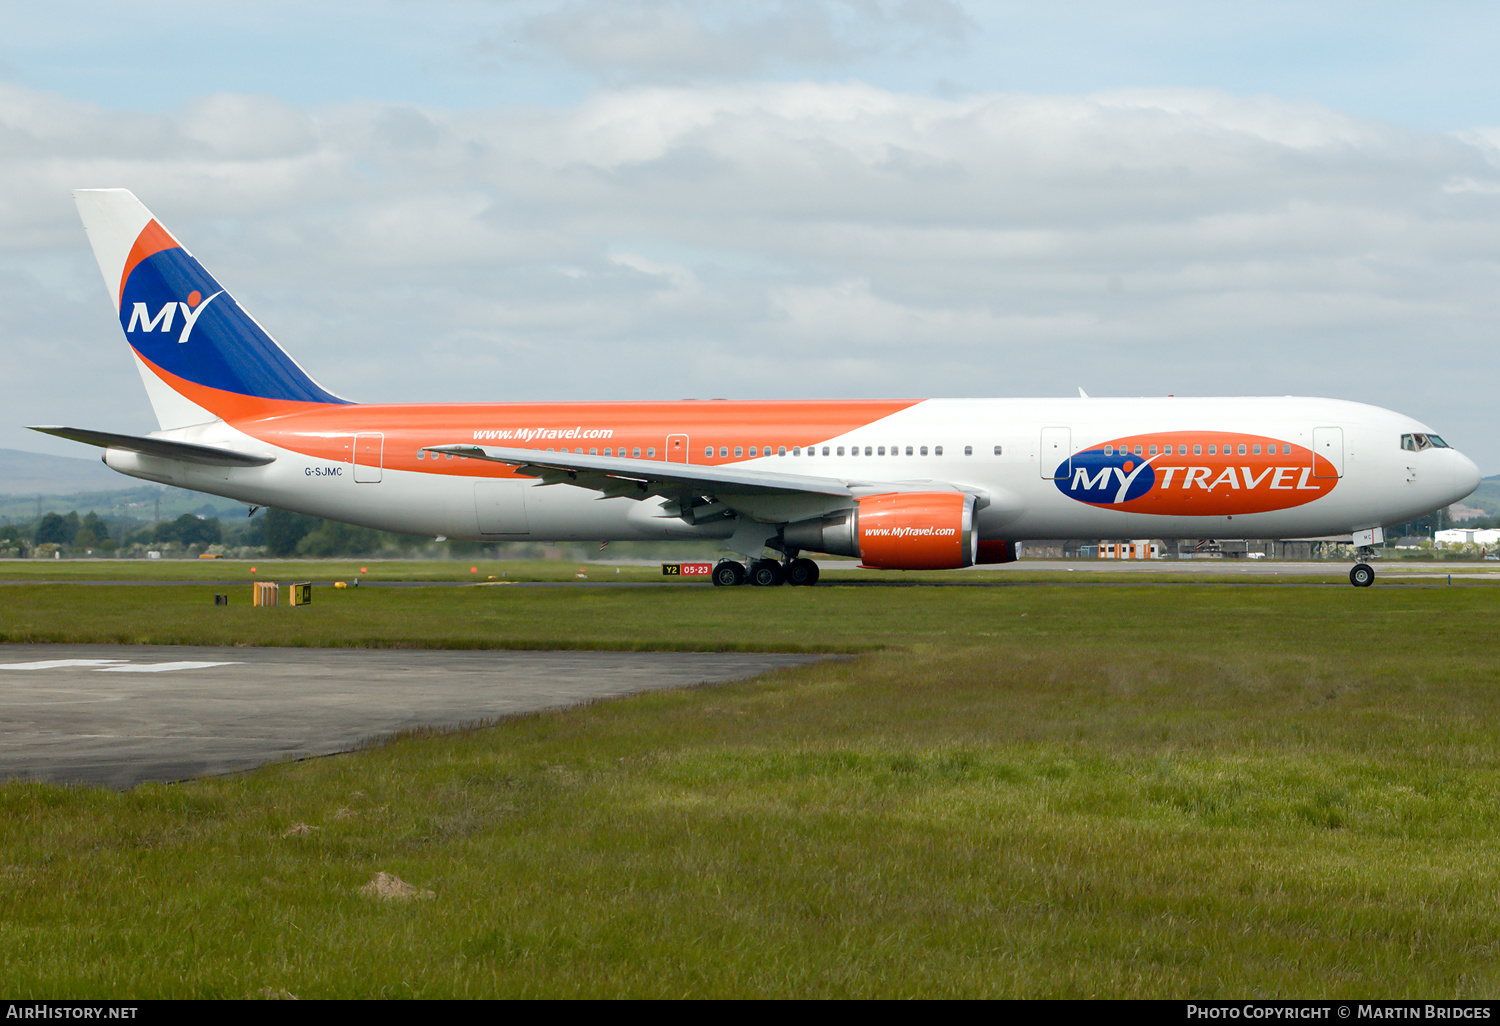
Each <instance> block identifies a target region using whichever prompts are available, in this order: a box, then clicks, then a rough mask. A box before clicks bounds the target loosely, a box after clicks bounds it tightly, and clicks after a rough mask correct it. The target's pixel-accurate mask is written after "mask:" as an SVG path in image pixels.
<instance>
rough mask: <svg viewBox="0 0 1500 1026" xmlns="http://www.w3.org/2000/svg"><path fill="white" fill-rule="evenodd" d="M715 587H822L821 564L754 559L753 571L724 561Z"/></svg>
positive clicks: (717, 568) (715, 575)
mask: <svg viewBox="0 0 1500 1026" xmlns="http://www.w3.org/2000/svg"><path fill="white" fill-rule="evenodd" d="M711 576H712V580H713V582H714V584H715V586H717V587H720V588H730V587H734V586H735V585H738V584H753V585H756V586H757V587H761V588H774V587H775V586H776V585H778V584H797V585H802V586H811V585H814V584H817V583H818V564H816V563H814V562H813V561H812V560H810V559H789V560H787V561H786V562H784V563H778V562H777V561H776V560H774V559H753V560H751V561H750V568H749V569H748V570H746V569H745V565H744V564H743V563H737V562H735V561H734V560H732V559H725V560H721V561H720V562H719V563H718V565H716V566H715V567H714V572H713V574H712V575H711Z"/></svg>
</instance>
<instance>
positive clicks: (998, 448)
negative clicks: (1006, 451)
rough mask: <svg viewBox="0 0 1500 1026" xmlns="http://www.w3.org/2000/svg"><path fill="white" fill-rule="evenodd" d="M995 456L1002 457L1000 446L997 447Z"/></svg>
mask: <svg viewBox="0 0 1500 1026" xmlns="http://www.w3.org/2000/svg"><path fill="white" fill-rule="evenodd" d="M995 455H996V456H999V455H1000V447H999V446H998V445H997V446H995Z"/></svg>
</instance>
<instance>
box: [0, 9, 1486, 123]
mask: <svg viewBox="0 0 1500 1026" xmlns="http://www.w3.org/2000/svg"><path fill="white" fill-rule="evenodd" d="M597 8H613V9H614V10H613V13H610V12H609V11H608V10H603V11H601V10H598V9H597ZM632 8H635V10H631V9H632ZM0 9H3V10H4V15H5V17H4V21H5V26H6V31H5V34H4V37H3V38H0V73H3V74H4V76H5V77H6V78H7V79H8V80H9V81H11V82H14V83H17V84H20V85H25V86H29V87H31V88H34V89H39V90H46V91H50V92H56V93H59V94H61V95H63V96H67V97H69V98H72V99H75V100H81V101H85V102H89V103H95V104H99V105H100V106H104V107H121V108H125V109H131V110H149V111H167V110H170V109H172V108H174V107H176V106H178V105H180V104H182V103H183V102H185V101H187V100H190V99H191V98H193V97H195V96H199V95H203V94H205V93H213V92H237V93H256V94H266V95H272V96H276V97H278V98H280V99H282V100H284V101H286V102H288V103H292V104H297V105H315V104H320V103H327V102H348V101H355V100H377V101H385V102H399V103H416V104H424V105H425V104H431V105H436V106H443V107H453V108H472V107H482V106H488V105H492V104H496V103H542V104H551V103H572V102H576V101H577V100H578V99H579V98H580V97H582V96H583V95H585V94H586V93H587V92H588V91H590V90H592V89H594V88H597V87H599V86H600V85H601V84H605V83H614V84H619V83H623V82H638V81H644V80H657V81H663V80H665V81H671V80H673V79H677V80H698V79H702V78H705V77H709V78H722V77H755V78H761V79H765V78H772V79H783V80H784V79H803V78H815V79H833V80H843V79H857V80H859V81H864V82H869V83H871V84H875V85H879V86H882V87H884V88H888V89H892V90H897V91H901V92H923V93H935V94H945V93H951V92H953V91H958V92H984V91H1020V92H1036V93H1061V94H1071V93H1089V92H1096V91H1099V90H1107V89H1117V88H1129V87H1147V86H1150V87H1182V86H1191V87H1199V88H1206V89H1218V90H1223V91H1226V92H1229V93H1234V94H1240V95H1247V94H1258V93H1265V94H1269V95H1272V96H1277V97H1281V98H1283V99H1293V100H1295V99H1305V100H1313V101H1316V102H1318V103H1321V104H1324V105H1327V106H1329V107H1332V108H1334V109H1337V110H1341V111H1344V112H1347V113H1350V114H1355V115H1359V116H1361V117H1372V118H1381V119H1388V120H1391V121H1395V122H1399V123H1402V124H1406V125H1411V126H1419V127H1425V128H1432V129H1437V130H1452V129H1462V128H1470V127H1475V126H1481V125H1495V124H1500V70H1497V69H1500V62H1497V61H1496V60H1495V57H1494V46H1495V41H1496V40H1497V38H1500V6H1497V5H1495V4H1489V3H1433V4H1412V3H1378V2H1375V3H1348V2H1344V3H1340V2H1323V3H1317V4H1308V3H1275V2H1262V3H1257V4H1242V3H1213V2H1208V3H1203V2H1176V3H1149V2H1148V3H1135V4H1120V3H1114V2H1107V0H1058V2H1050V3H1046V4H1036V3H1029V2H1021V3H1009V2H991V3H984V2H967V3H963V2H949V0H934V2H929V3H923V2H920V0H913V2H908V3H892V2H887V3H878V2H868V3H865V2H860V3H826V4H824V3H808V4H798V3H785V4H778V3H773V2H757V3H701V4H689V3H646V4H630V3H618V4H608V5H603V4H600V5H594V4H588V3H576V4H568V3H543V2H523V0H517V2H495V0H489V2H485V0H425V2H415V0H371V2H358V3H352V2H327V3H318V2H311V3H294V2H285V0H264V2H256V3H249V4H243V5H229V4H222V5H220V4H214V5H205V4H201V3H185V2H165V0H163V2H153V3H142V2H130V0H125V2H111V3H100V2H97V0H50V2H49V3H46V4H33V3H22V2H6V3H3V4H0ZM590 16H592V17H594V18H596V19H597V20H598V22H599V23H600V24H599V26H598V27H599V28H601V29H602V28H603V27H605V26H606V25H607V26H608V27H610V28H613V29H615V30H616V31H620V30H623V29H629V28H632V27H633V28H634V29H635V30H636V31H644V30H647V29H650V28H652V27H654V28H656V29H661V28H663V27H664V26H667V25H670V24H672V23H673V22H674V21H675V20H695V21H698V22H699V23H700V24H701V26H702V29H701V35H700V36H699V37H698V38H716V37H718V38H722V39H723V40H724V42H725V45H726V49H734V48H735V46H736V43H735V39H736V37H739V38H740V39H741V40H742V43H741V44H740V46H739V48H740V49H741V50H742V51H743V59H742V61H740V62H729V64H728V65H727V66H725V67H723V68H722V69H719V70H717V71H716V70H715V69H712V68H703V67H691V66H689V67H685V68H684V67H682V66H675V67H674V66H673V62H671V61H667V62H665V63H664V64H662V63H655V62H651V63H648V62H647V61H645V60H631V59H630V57H629V55H628V54H618V53H617V54H615V55H614V58H613V59H610V57H609V55H608V54H606V53H604V52H602V51H601V50H599V49H593V50H590V49H589V48H587V47H578V48H576V49H573V50H572V51H569V49H568V48H567V47H566V46H565V45H561V44H560V42H559V40H557V38H556V35H557V34H558V33H557V30H565V29H566V28H567V27H568V26H569V25H570V24H571V25H575V26H576V25H577V24H578V23H579V22H580V21H583V22H585V23H586V22H587V21H588V19H589V18H590ZM780 26H792V27H796V26H800V27H801V28H802V29H803V30H804V31H805V30H806V29H807V28H808V27H809V26H815V27H818V28H821V29H822V30H825V31H826V32H827V33H828V35H829V40H828V42H829V43H831V44H832V45H818V44H817V42H814V43H812V44H810V45H807V46H804V47H803V48H802V49H801V50H799V49H798V48H797V47H792V46H785V47H777V46H766V45H761V44H760V42H759V41H757V40H756V39H754V38H747V37H753V36H754V35H755V30H756V29H757V28H775V27H780Z"/></svg>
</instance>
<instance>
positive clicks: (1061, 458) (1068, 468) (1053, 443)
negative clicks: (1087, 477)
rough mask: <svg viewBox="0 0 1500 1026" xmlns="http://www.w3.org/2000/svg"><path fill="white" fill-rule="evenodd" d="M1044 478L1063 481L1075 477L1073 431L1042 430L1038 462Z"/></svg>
mask: <svg viewBox="0 0 1500 1026" xmlns="http://www.w3.org/2000/svg"><path fill="white" fill-rule="evenodd" d="M1037 463H1038V466H1039V467H1040V468H1041V471H1042V478H1043V479H1044V480H1047V481H1061V480H1065V479H1067V478H1070V477H1072V476H1073V429H1072V428H1065V427H1045V428H1042V448H1041V455H1040V457H1039V458H1038V460H1037Z"/></svg>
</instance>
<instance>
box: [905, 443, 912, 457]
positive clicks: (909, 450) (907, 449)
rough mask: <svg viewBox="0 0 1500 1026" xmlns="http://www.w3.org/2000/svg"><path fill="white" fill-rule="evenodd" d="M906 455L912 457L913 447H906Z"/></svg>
mask: <svg viewBox="0 0 1500 1026" xmlns="http://www.w3.org/2000/svg"><path fill="white" fill-rule="evenodd" d="M906 455H908V456H910V455H911V446H909V445H908V446H907V447H906Z"/></svg>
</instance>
